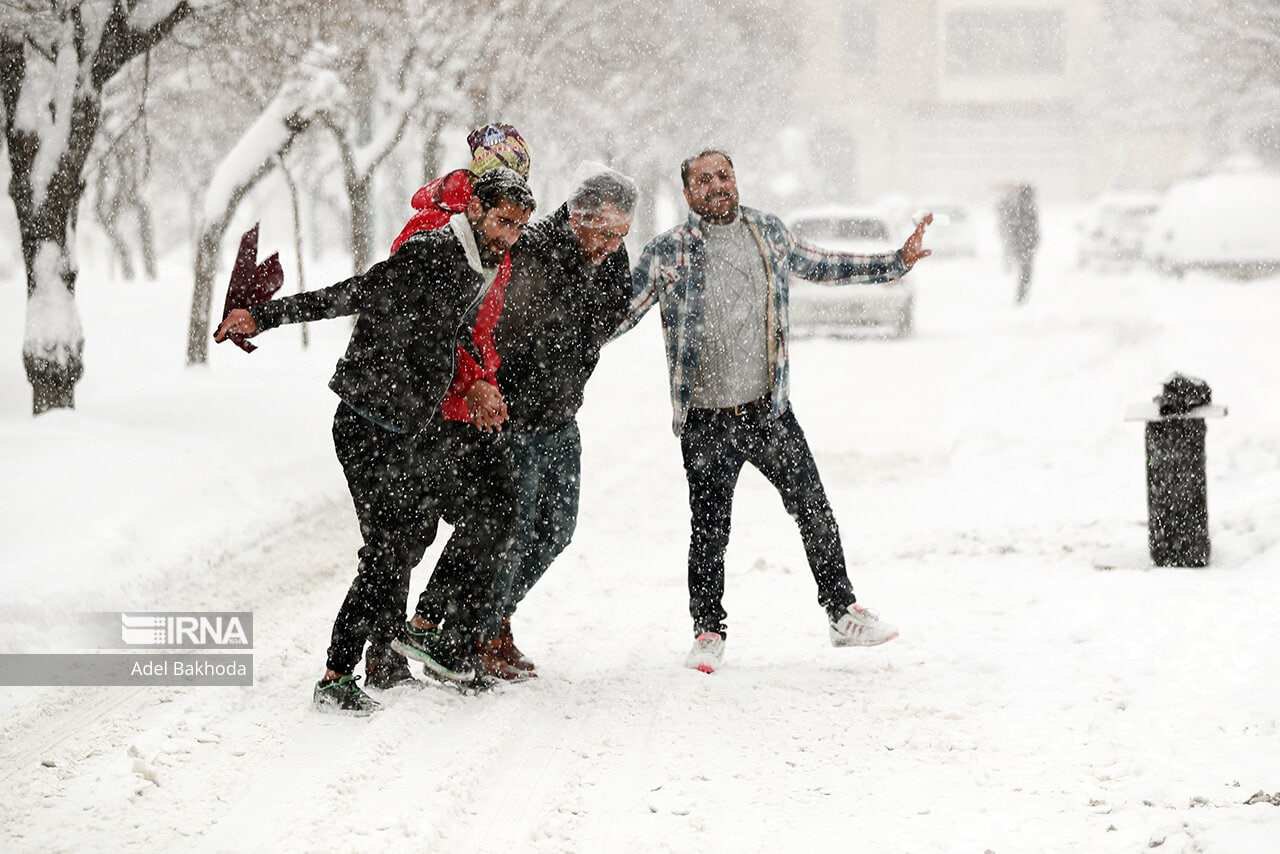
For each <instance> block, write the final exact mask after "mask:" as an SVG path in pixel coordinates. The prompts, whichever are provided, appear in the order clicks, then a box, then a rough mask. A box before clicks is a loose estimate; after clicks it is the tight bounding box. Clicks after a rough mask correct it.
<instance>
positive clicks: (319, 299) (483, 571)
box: [215, 170, 534, 714]
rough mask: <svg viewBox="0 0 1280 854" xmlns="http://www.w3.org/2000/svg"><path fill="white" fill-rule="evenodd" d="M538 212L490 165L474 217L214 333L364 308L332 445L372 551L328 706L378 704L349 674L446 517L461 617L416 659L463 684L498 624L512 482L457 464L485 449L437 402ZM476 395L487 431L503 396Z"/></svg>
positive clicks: (353, 602) (324, 700)
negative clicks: (505, 263) (462, 563)
mask: <svg viewBox="0 0 1280 854" xmlns="http://www.w3.org/2000/svg"><path fill="white" fill-rule="evenodd" d="M533 208H534V200H533V195H532V194H531V193H530V192H529V188H528V186H527V185H526V184H525V183H524V180H523V179H522V178H520V176H518V175H517V174H515V173H514V172H511V171H509V170H495V171H493V172H489V173H486V174H485V175H484V176H482V177H481V178H479V179H477V180H476V182H475V186H474V197H473V198H472V200H471V202H470V203H469V204H468V206H467V209H466V211H465V212H464V213H462V214H458V215H456V216H454V217H453V219H451V220H450V222H449V227H448V228H444V229H441V230H439V231H428V232H420V233H419V234H416V235H414V236H413V237H412V238H410V239H409V240H408V241H407V242H406V243H405V244H404V245H403V246H401V247H400V249H399V251H397V252H396V253H395V254H394V255H392V256H391V257H390V258H388V259H387V260H386V261H382V262H380V263H378V264H375V265H374V266H373V267H371V268H370V269H369V270H368V271H367V272H366V273H364V274H363V275H359V276H355V277H353V278H350V279H347V280H346V281H343V282H339V283H338V284H336V285H333V286H331V287H328V288H325V289H323V290H319V291H311V292H309V293H302V294H297V295H294V296H290V297H284V298H282V299H277V300H272V301H270V302H267V303H263V304H262V305H259V306H255V307H253V308H251V309H248V310H247V311H246V310H236V311H233V312H231V314H229V315H228V316H227V318H226V319H225V320H224V321H223V322H222V324H221V325H220V326H219V327H218V330H217V332H216V333H215V338H216V340H218V341H222V340H225V339H226V338H227V337H228V336H231V335H238V336H244V337H250V336H253V335H256V334H258V333H260V332H263V331H265V330H268V329H272V328H274V327H276V326H279V325H281V324H283V323H299V322H304V321H312V320H320V319H322V318H329V317H338V316H341V315H349V314H356V315H358V318H357V320H356V326H355V330H354V332H353V333H352V335H351V342H350V344H349V345H348V347H347V352H346V355H345V356H343V358H342V359H340V360H339V361H338V365H337V369H336V370H335V372H334V375H333V379H332V380H330V382H329V387H330V388H332V389H333V390H334V392H335V393H337V395H338V396H339V397H340V398H342V400H341V402H340V403H339V404H338V410H337V412H336V414H335V415H334V422H333V438H334V449H335V451H336V452H337V455H338V460H339V461H340V462H341V463H342V468H343V472H344V474H345V475H346V478H347V485H348V487H349V488H350V490H351V497H352V500H353V502H354V504H355V509H356V515H357V517H358V518H359V520H360V533H361V536H362V537H363V540H364V545H363V546H362V547H361V549H360V563H359V568H358V572H357V575H356V578H355V580H354V581H353V582H352V584H351V588H350V590H349V591H348V593H347V596H346V599H345V600H344V601H343V603H342V607H341V609H340V610H339V612H338V616H337V619H336V620H335V621H334V626H333V636H332V640H331V643H330V646H329V651H328V661H327V664H326V670H325V674H324V677H323V678H322V679H321V680H320V682H318V683H317V685H316V688H315V692H314V701H315V703H316V705H317V707H319V708H320V709H322V710H326V711H343V712H351V713H356V714H367V713H369V712H372V711H375V710H377V709H378V708H379V704H378V703H377V702H375V701H374V700H373V699H372V698H370V697H369V696H368V695H367V694H365V693H364V692H363V691H362V690H361V689H360V687H359V686H358V685H357V684H356V677H353V676H352V671H353V670H354V669H355V666H356V664H357V663H358V662H359V660H360V656H361V653H362V652H363V650H364V644H365V641H366V639H368V637H369V636H370V634H371V633H372V634H375V635H380V636H389V635H393V634H395V632H396V631H397V629H398V628H399V627H400V625H401V623H402V621H403V620H404V606H405V602H404V598H403V591H404V589H405V584H406V582H405V580H404V578H405V576H406V575H407V574H408V573H410V572H411V571H412V570H413V568H414V566H416V565H417V563H418V562H419V561H420V560H421V559H422V555H423V553H424V551H425V550H426V547H427V545H428V544H429V543H430V541H431V537H432V536H433V535H434V523H435V518H436V514H437V513H438V512H441V511H443V512H445V513H446V514H447V515H449V516H450V517H451V518H456V519H458V520H459V521H458V527H457V530H455V537H461V540H460V542H459V546H460V548H459V550H460V552H461V553H462V554H464V555H465V557H466V564H467V566H468V572H467V574H466V578H465V580H464V583H463V584H462V585H461V589H460V591H459V596H458V599H459V603H460V607H459V610H458V612H457V619H455V620H454V621H452V622H451V625H450V626H449V627H448V630H447V632H444V633H440V634H438V635H433V636H432V637H431V638H426V639H422V640H420V642H419V643H418V644H416V645H415V648H414V652H415V655H414V657H415V658H418V659H419V660H422V661H424V663H426V664H427V666H428V667H429V668H431V669H432V670H433V671H435V672H436V673H437V674H438V675H439V676H441V677H443V678H446V679H451V680H456V681H467V680H469V679H471V678H472V675H473V670H472V661H471V659H472V654H473V651H474V650H475V649H476V647H477V646H478V645H479V644H480V642H481V641H482V639H484V638H486V637H487V636H490V635H493V634H496V632H497V614H498V611H499V608H498V607H497V604H498V601H499V600H500V598H501V596H502V594H503V593H504V592H505V585H502V587H503V589H502V590H497V589H495V586H494V582H495V579H497V578H499V576H500V574H501V570H503V569H504V568H505V564H504V561H505V560H506V552H507V549H508V547H509V545H510V538H511V534H512V530H513V524H514V505H513V503H512V495H511V487H510V483H509V480H510V479H509V476H508V477H501V476H495V477H493V478H489V479H487V480H485V479H482V480H480V481H479V482H477V481H476V480H475V479H474V472H475V471H477V470H478V471H485V470H496V469H498V468H500V467H498V466H490V465H487V464H486V463H485V462H484V461H481V463H480V464H478V465H469V466H460V465H459V461H458V455H459V454H460V453H472V452H476V451H475V450H474V449H472V448H470V446H468V447H467V448H460V446H459V443H458V442H457V441H456V439H457V437H456V434H455V433H454V432H453V431H451V430H450V429H449V428H448V427H446V425H444V424H443V423H442V418H441V412H440V403H441V401H442V399H443V398H444V396H445V393H446V392H447V390H448V389H449V385H450V383H451V382H452V380H453V377H454V370H455V353H456V348H457V347H458V345H459V342H463V343H465V342H467V341H469V340H470V335H471V326H472V325H473V324H474V321H475V312H476V308H477V306H479V304H480V302H481V300H482V299H483V298H484V295H485V293H486V292H487V291H488V288H489V287H490V286H491V285H492V283H493V279H494V276H495V275H496V272H497V268H498V266H499V264H500V263H501V262H502V260H503V257H504V256H505V255H506V254H507V252H508V251H509V249H510V248H511V246H512V245H513V244H514V243H515V242H516V241H517V240H518V239H519V237H520V235H521V233H522V232H523V230H524V227H525V225H526V224H527V223H528V220H529V216H530V214H531V213H532V211H533ZM477 385H479V384H477ZM468 403H469V405H471V406H472V409H473V412H474V416H473V417H474V420H475V423H476V425H477V426H479V427H482V428H485V427H490V428H496V427H498V426H500V424H501V421H502V413H503V412H505V405H504V404H503V402H502V400H501V398H500V397H499V398H497V399H496V400H480V399H478V400H476V401H470V400H469V401H468ZM467 429H474V428H470V427H468V428H467ZM478 452H480V453H492V448H488V447H487V446H486V447H483V448H481V449H480V450H479V451H478ZM508 474H509V473H508ZM393 646H396V648H397V649H398V650H399V651H401V652H404V650H403V649H400V647H399V646H398V645H396V644H393Z"/></svg>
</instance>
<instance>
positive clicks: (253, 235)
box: [222, 224, 284, 353]
mask: <svg viewBox="0 0 1280 854" xmlns="http://www.w3.org/2000/svg"><path fill="white" fill-rule="evenodd" d="M257 260H258V226H257V224H255V225H254V226H253V228H251V229H249V230H248V231H246V232H245V233H244V235H243V236H242V237H241V238H240V250H239V251H238V252H237V253H236V264H235V266H234V267H232V268H231V282H230V283H229V284H228V285H227V299H226V302H224V303H223V306H222V319H223V320H226V318H227V315H228V314H230V313H231V310H232V309H236V308H252V307H253V306H255V305H261V304H262V303H264V302H266V301H267V300H269V299H271V297H272V296H273V295H274V294H275V292H276V291H278V290H280V286H281V285H283V284H284V268H283V267H281V266H280V253H279V252H276V253H274V254H272V256H271V257H270V258H268V259H267V260H265V261H263V262H262V263H261V264H259V263H257ZM228 337H229V338H230V339H231V340H232V341H234V342H235V345H236V346H237V347H239V348H240V349H241V350H244V351H245V352H246V353H252V352H253V351H254V350H256V349H258V348H257V347H256V346H255V345H253V344H251V343H249V341H248V340H247V339H245V338H243V337H242V336H239V335H230V336H228Z"/></svg>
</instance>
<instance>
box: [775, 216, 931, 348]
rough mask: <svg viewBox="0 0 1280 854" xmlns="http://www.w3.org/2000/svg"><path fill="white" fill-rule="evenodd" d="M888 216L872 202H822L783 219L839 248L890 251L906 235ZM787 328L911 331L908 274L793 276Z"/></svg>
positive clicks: (810, 239) (802, 234)
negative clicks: (878, 278)
mask: <svg viewBox="0 0 1280 854" xmlns="http://www.w3.org/2000/svg"><path fill="white" fill-rule="evenodd" d="M889 223H890V219H889V217H887V216H885V215H884V214H883V213H882V212H880V211H878V210H876V209H872V208H851V207H838V208H822V209H815V210H806V211H800V212H797V213H795V214H793V215H791V216H790V217H789V218H788V220H787V225H788V227H789V228H790V229H791V231H792V233H793V234H794V235H795V236H796V237H797V238H799V239H800V240H803V241H805V242H806V243H811V244H813V245H815V246H821V247H822V248H824V249H833V250H836V251H838V252H856V253H860V254H872V253H878V252H894V251H896V250H897V249H899V248H900V247H901V244H902V238H905V236H906V235H895V234H894V233H893V230H892V229H891V227H890V224H889ZM790 291H791V332H792V334H793V335H796V336H800V337H803V336H808V335H831V336H847V335H854V334H856V333H858V332H859V331H860V330H873V331H876V332H879V333H880V334H884V335H892V336H896V337H899V338H901V337H905V336H907V335H910V334H911V330H912V317H913V313H914V309H915V291H914V289H913V287H912V285H911V282H910V274H907V275H906V276H904V277H903V278H901V279H899V280H898V281H896V282H889V283H887V284H882V285H866V284H852V285H846V284H844V283H841V282H810V281H808V280H806V279H802V278H800V277H799V276H794V275H793V276H792V277H791V280H790Z"/></svg>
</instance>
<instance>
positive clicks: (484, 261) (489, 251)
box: [477, 243, 507, 267]
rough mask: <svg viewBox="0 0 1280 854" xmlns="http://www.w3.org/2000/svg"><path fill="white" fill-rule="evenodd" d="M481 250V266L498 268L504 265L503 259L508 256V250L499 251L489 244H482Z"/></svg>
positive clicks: (479, 247)
mask: <svg viewBox="0 0 1280 854" xmlns="http://www.w3.org/2000/svg"><path fill="white" fill-rule="evenodd" d="M477 248H478V249H479V250H480V266H482V267H496V266H498V265H499V264H501V263H502V258H503V256H505V255H506V254H507V250H505V249H503V250H502V251H500V252H499V251H497V250H495V249H494V248H493V247H491V246H489V244H487V243H481V244H480V245H479V246H478V247H477Z"/></svg>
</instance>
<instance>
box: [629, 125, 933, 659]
mask: <svg viewBox="0 0 1280 854" xmlns="http://www.w3.org/2000/svg"><path fill="white" fill-rule="evenodd" d="M680 176H681V178H682V180H683V181H684V196H685V200H686V201H687V202H688V203H689V208H690V213H689V218H688V220H687V221H686V222H684V223H683V224H681V225H678V226H676V227H675V228H673V229H671V230H670V231H668V232H665V233H664V234H660V235H658V236H657V237H656V238H654V239H653V240H652V241H651V242H650V243H649V244H648V245H647V246H646V247H645V248H644V251H643V252H642V253H641V255H640V258H639V261H638V262H637V264H636V266H635V270H634V276H633V297H632V304H631V312H630V314H629V316H628V318H627V320H626V321H625V322H624V323H623V325H622V326H621V328H620V329H619V330H618V333H617V334H621V333H622V332H625V331H626V330H628V329H630V328H631V327H633V326H634V325H635V324H636V323H637V322H639V320H640V318H642V317H643V316H644V314H645V313H646V312H647V311H648V310H649V309H650V308H652V307H653V305H654V303H655V302H656V303H657V304H658V306H659V313H660V314H661V316H662V331H663V336H664V338H665V339H666V351H667V368H668V371H669V374H670V381H671V403H672V408H673V411H674V418H673V422H672V429H673V430H674V431H675V434H676V435H677V436H678V437H680V448H681V451H682V453H683V456H684V467H685V476H686V478H687V480H688V482H689V507H690V511H691V514H690V515H691V524H692V532H691V536H690V542H689V612H690V614H691V616H692V617H693V633H694V636H695V640H694V645H693V649H692V650H691V651H690V653H689V657H688V660H687V662H686V663H687V665H688V666H689V667H692V668H695V669H697V670H701V671H703V672H704V673H711V672H713V671H715V669H716V668H717V667H719V665H720V662H721V660H722V659H723V655H724V641H725V622H724V621H725V617H726V614H725V610H724V607H723V605H722V603H721V600H722V599H723V597H724V553H725V548H726V547H727V546H728V544H729V521H730V516H731V513H732V508H733V493H734V487H735V486H736V485H737V482H738V475H739V474H740V473H741V471H742V466H743V465H744V464H745V463H748V462H749V463H751V464H752V465H754V466H755V467H756V468H757V469H758V470H759V471H760V473H761V474H763V475H764V476H765V477H766V478H768V480H769V482H770V483H772V484H773V485H774V487H775V488H776V489H777V490H778V492H779V493H780V495H781V496H782V501H783V504H784V506H785V507H786V509H787V512H788V513H789V514H791V516H792V517H793V518H794V519H795V520H796V523H797V524H798V526H799V528H800V535H801V537H802V539H803V540H804V547H805V553H806V554H807V555H808V558H809V567H810V569H811V570H812V571H813V577H814V580H815V581H816V582H817V585H818V601H819V603H820V604H821V605H822V606H823V608H824V609H825V610H826V612H827V616H828V625H829V634H830V638H831V642H832V644H833V645H835V646H873V645H876V644H881V643H884V642H886V641H890V640H892V639H893V638H895V637H897V636H898V631H897V629H896V628H894V627H893V626H891V625H889V624H888V623H886V622H884V621H882V620H880V619H879V618H878V617H877V616H876V615H875V614H874V613H872V612H871V611H868V610H867V609H865V608H863V607H862V606H861V605H859V604H857V603H856V601H855V598H854V595H853V587H852V585H851V584H850V582H849V575H848V572H847V571H846V569H845V561H844V551H843V548H842V546H841V543H840V531H839V529H838V528H837V526H836V520H835V516H834V514H833V513H832V511H831V505H830V503H829V502H828V501H827V495H826V492H825V490H824V489H823V487H822V481H821V479H820V478H819V476H818V469H817V466H816V465H815V463H814V460H813V454H812V452H811V451H810V450H809V444H808V442H807V441H806V440H805V437H804V432H803V431H802V430H801V429H800V424H799V423H798V422H797V421H796V417H795V414H794V413H793V412H792V410H791V403H790V400H789V397H788V384H789V371H788V364H787V338H788V300H787V280H788V276H789V275H790V274H795V275H798V276H801V277H803V278H806V279H810V280H813V281H819V282H831V283H833V284H862V283H881V282H890V281H893V280H895V279H897V278H899V277H901V276H902V275H903V274H904V273H906V272H907V271H908V270H909V269H911V267H912V266H913V265H914V264H915V263H916V262H917V261H919V260H920V259H921V258H924V257H926V256H928V255H929V254H930V253H929V251H928V250H925V249H922V248H921V244H922V242H923V240H924V229H925V226H926V225H928V224H929V223H930V222H932V217H931V216H928V215H926V216H925V218H924V219H923V220H922V221H921V223H920V224H919V225H918V226H917V227H916V229H915V231H914V232H913V233H912V235H911V236H910V237H909V238H907V241H906V243H905V244H903V246H902V248H901V249H900V250H898V251H897V252H893V253H887V254H883V255H849V254H845V253H839V252H828V251H825V250H823V249H819V248H818V247H815V246H810V245H807V244H805V243H802V242H800V241H799V240H797V239H796V238H795V237H794V236H793V235H792V234H791V232H790V231H788V230H787V228H786V226H785V225H783V224H782V221H781V220H779V219H778V218H777V217H776V216H773V215H772V214H767V213H763V212H761V211H757V210H753V209H752V208H746V207H741V206H739V204H738V187H737V179H736V177H735V175H734V171H733V161H732V160H730V158H729V156H728V155H727V154H725V153H724V152H723V151H719V150H706V151H703V152H700V153H699V154H696V155H694V156H693V157H690V158H689V159H687V160H685V161H684V162H683V163H682V164H681V166H680Z"/></svg>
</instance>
